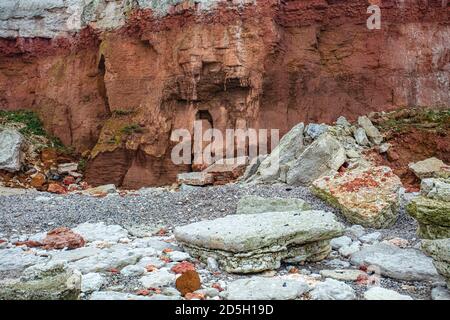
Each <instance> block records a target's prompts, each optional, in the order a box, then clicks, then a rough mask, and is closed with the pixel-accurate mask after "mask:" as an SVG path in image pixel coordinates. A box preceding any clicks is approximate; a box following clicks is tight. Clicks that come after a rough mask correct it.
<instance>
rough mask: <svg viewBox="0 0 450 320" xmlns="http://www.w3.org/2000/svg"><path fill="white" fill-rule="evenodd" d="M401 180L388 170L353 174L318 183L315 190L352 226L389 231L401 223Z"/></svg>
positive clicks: (350, 171) (364, 171)
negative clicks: (386, 229)
mask: <svg viewBox="0 0 450 320" xmlns="http://www.w3.org/2000/svg"><path fill="white" fill-rule="evenodd" d="M401 186H402V183H401V181H400V179H399V178H398V177H397V176H396V175H395V174H394V173H393V172H392V170H391V169H390V168H388V167H375V168H368V169H363V170H360V169H355V170H349V171H346V172H344V173H338V174H335V175H334V176H327V177H323V178H321V179H318V180H316V181H314V183H313V185H312V188H311V190H312V191H313V192H314V193H315V194H316V195H317V196H319V197H320V198H322V199H323V200H325V201H327V202H328V203H330V204H331V205H333V206H335V207H337V208H339V209H341V211H342V214H343V215H344V216H345V217H346V218H347V219H348V220H349V221H350V222H352V223H355V224H359V225H362V226H365V227H371V228H387V227H389V226H392V225H393V224H394V223H395V221H396V220H397V216H398V210H399V201H400V200H399V193H398V191H399V189H400V187H401Z"/></svg>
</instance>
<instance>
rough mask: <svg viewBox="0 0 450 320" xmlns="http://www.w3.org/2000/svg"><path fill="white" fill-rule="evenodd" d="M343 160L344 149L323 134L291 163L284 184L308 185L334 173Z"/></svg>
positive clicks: (331, 137)
mask: <svg viewBox="0 0 450 320" xmlns="http://www.w3.org/2000/svg"><path fill="white" fill-rule="evenodd" d="M345 160H346V155H345V149H344V148H343V147H342V145H341V144H340V143H339V141H338V140H337V139H336V138H334V137H333V136H331V135H329V134H323V135H322V136H320V138H318V139H317V140H316V141H314V142H313V143H312V144H311V145H310V146H308V147H307V148H306V150H305V151H304V152H303V153H302V154H301V155H300V156H299V157H298V158H297V159H296V160H295V161H293V163H292V164H291V166H290V169H289V171H288V172H287V177H286V182H287V183H288V184H289V185H310V184H311V183H312V182H313V181H314V180H316V179H318V178H320V177H322V176H325V175H328V174H331V173H335V172H336V171H337V170H338V169H339V168H340V167H341V166H342V165H343V164H344V162H345Z"/></svg>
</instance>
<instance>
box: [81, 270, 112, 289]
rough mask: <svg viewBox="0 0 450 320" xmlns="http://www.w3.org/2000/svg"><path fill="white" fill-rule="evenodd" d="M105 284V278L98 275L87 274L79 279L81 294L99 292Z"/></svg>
mask: <svg viewBox="0 0 450 320" xmlns="http://www.w3.org/2000/svg"><path fill="white" fill-rule="evenodd" d="M104 284H106V278H105V276H103V275H102V274H100V273H88V274H85V275H83V276H82V277H81V292H84V293H91V292H94V291H99V290H100V289H101V287H102V286H103V285H104Z"/></svg>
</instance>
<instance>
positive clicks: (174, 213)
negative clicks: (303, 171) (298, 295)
mask: <svg viewBox="0 0 450 320" xmlns="http://www.w3.org/2000/svg"><path fill="white" fill-rule="evenodd" d="M245 195H257V196H263V197H282V198H289V197H291V198H301V199H303V200H305V201H307V202H308V203H310V204H311V206H312V209H315V210H326V211H331V212H334V213H336V214H337V215H338V218H339V220H340V221H341V222H343V223H345V224H346V225H349V224H348V223H346V222H345V220H344V219H343V218H342V216H341V215H340V214H339V211H338V210H336V209H334V208H332V207H330V206H329V205H327V204H326V203H325V202H323V201H322V200H320V199H319V198H317V197H316V196H314V195H313V194H312V193H311V192H310V191H309V190H308V188H305V187H289V186H286V185H281V184H279V185H258V186H253V185H244V184H231V185H226V186H219V187H208V188H194V189H188V190H185V191H179V192H173V191H168V190H166V189H161V188H149V189H142V190H140V191H137V192H134V193H130V194H128V195H126V196H120V195H119V194H113V195H109V196H107V197H104V198H95V197H90V196H85V195H77V194H70V195H66V196H59V195H54V194H48V193H32V194H22V195H12V196H11V195H10V196H0V202H1V204H2V205H1V207H0V221H2V224H1V225H0V234H3V235H4V236H17V235H18V234H20V235H22V234H30V233H37V232H40V231H47V230H49V229H52V228H56V227H62V226H63V227H70V228H73V227H75V226H77V225H79V224H80V223H84V222H105V224H107V225H108V224H118V225H121V226H125V227H129V226H140V225H145V226H147V227H153V228H154V229H155V230H158V228H161V227H165V228H167V229H169V230H170V229H172V228H173V227H175V226H179V225H184V224H188V223H192V222H197V221H201V220H206V219H215V218H219V217H223V216H226V215H229V214H234V213H235V211H236V207H237V202H238V201H239V199H240V198H241V197H242V196H245ZM42 196H45V197H48V198H50V200H48V201H44V202H43V201H36V200H35V199H36V198H38V197H42ZM38 200H39V199H38ZM416 227H417V225H416V222H415V220H414V219H413V218H411V217H409V216H408V215H407V214H405V213H404V210H402V212H401V214H400V217H399V220H398V221H397V223H396V224H395V226H394V227H393V228H391V229H387V230H381V231H380V232H381V233H382V235H383V238H393V237H402V238H405V239H408V240H410V241H414V240H415V238H416V236H415V230H416ZM373 231H375V230H371V229H366V233H369V232H373Z"/></svg>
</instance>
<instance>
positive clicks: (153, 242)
mask: <svg viewBox="0 0 450 320" xmlns="http://www.w3.org/2000/svg"><path fill="white" fill-rule="evenodd" d="M131 246H132V247H133V248H148V247H151V248H154V249H155V250H158V251H163V250H164V249H171V250H173V251H180V250H181V248H180V247H178V246H176V245H174V244H173V243H169V242H165V241H163V240H160V239H158V238H139V239H136V240H134V241H133V242H132V243H131Z"/></svg>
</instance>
